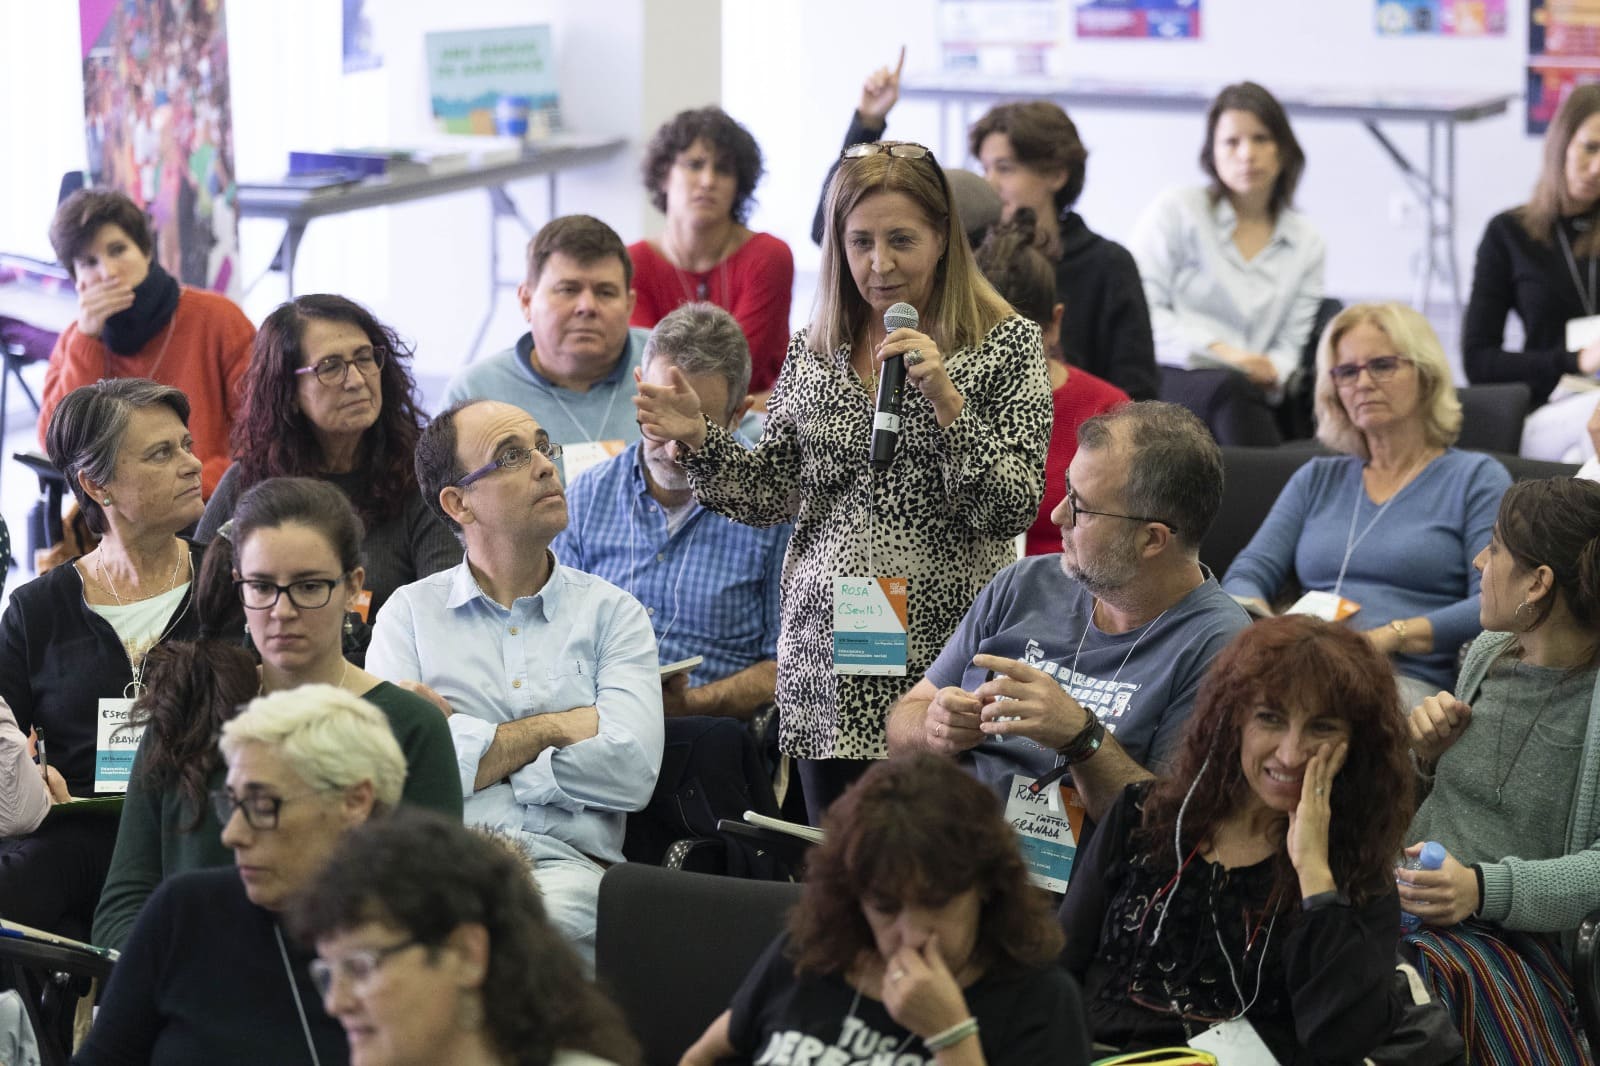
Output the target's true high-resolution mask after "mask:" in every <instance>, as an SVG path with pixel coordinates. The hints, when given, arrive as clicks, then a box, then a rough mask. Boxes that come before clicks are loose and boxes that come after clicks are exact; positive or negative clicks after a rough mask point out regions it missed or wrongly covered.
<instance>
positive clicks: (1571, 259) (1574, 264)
mask: <svg viewBox="0 0 1600 1066" xmlns="http://www.w3.org/2000/svg"><path fill="white" fill-rule="evenodd" d="M1556 236H1557V237H1559V238H1561V254H1562V255H1563V256H1564V257H1565V258H1566V260H1567V272H1568V273H1570V274H1571V275H1572V287H1573V288H1575V289H1577V290H1578V299H1579V300H1581V301H1582V302H1583V313H1584V314H1585V315H1593V314H1594V313H1595V304H1596V294H1595V257H1594V256H1592V255H1591V256H1589V287H1588V288H1587V289H1586V288H1584V286H1583V279H1582V278H1580V277H1579V276H1578V258H1577V256H1575V255H1573V254H1572V242H1571V241H1569V240H1568V239H1567V231H1566V230H1565V229H1563V228H1562V227H1561V223H1559V222H1557V223H1556Z"/></svg>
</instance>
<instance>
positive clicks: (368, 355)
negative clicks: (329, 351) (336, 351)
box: [295, 348, 389, 389]
mask: <svg viewBox="0 0 1600 1066" xmlns="http://www.w3.org/2000/svg"><path fill="white" fill-rule="evenodd" d="M388 354H389V353H388V352H387V351H386V350H385V349H383V348H362V349H361V350H359V351H358V352H356V354H355V355H353V356H351V357H350V358H349V359H346V358H345V357H344V356H342V355H330V356H328V357H327V358H326V359H318V360H317V361H316V362H315V363H312V364H311V365H310V366H303V367H301V368H300V369H298V370H296V371H295V373H296V374H315V375H316V376H317V380H318V381H320V382H322V383H323V384H324V385H326V386H328V387H329V388H330V389H336V388H338V387H339V386H340V385H343V384H344V383H345V379H346V378H348V377H349V376H350V368H351V367H355V368H356V369H357V370H359V371H360V372H361V376H362V377H371V376H372V375H373V374H376V373H377V372H378V371H380V370H382V369H383V360H384V359H385V357H387V356H388Z"/></svg>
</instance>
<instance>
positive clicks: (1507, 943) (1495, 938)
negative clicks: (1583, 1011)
mask: <svg viewBox="0 0 1600 1066" xmlns="http://www.w3.org/2000/svg"><path fill="white" fill-rule="evenodd" d="M1403 941H1404V945H1405V946H1406V947H1408V948H1410V949H1411V950H1412V951H1414V952H1415V953H1416V958H1417V970H1418V971H1419V972H1420V973H1421V974H1422V977H1423V979H1424V980H1425V981H1427V983H1428V986H1429V987H1430V988H1432V989H1433V992H1434V994H1435V996H1437V998H1438V999H1439V1001H1440V1002H1442V1003H1443V1004H1444V1005H1445V1007H1446V1008H1447V1009H1448V1010H1449V1011H1450V1016H1451V1018H1453V1019H1454V1020H1455V1023H1456V1028H1457V1029H1458V1030H1459V1031H1460V1033H1461V1035H1462V1037H1463V1038H1464V1039H1465V1040H1466V1042H1467V1061H1468V1062H1471V1063H1473V1064H1475V1066H1480V1064H1481V1066H1527V1064H1530V1063H1538V1064H1540V1066H1594V1061H1595V1060H1594V1057H1593V1056H1592V1055H1591V1054H1590V1052H1589V1049H1588V1046H1587V1044H1586V1042H1585V1041H1584V1038H1583V1034H1582V1033H1581V1032H1580V1031H1579V1029H1578V1024H1577V1021H1576V1018H1577V1007H1576V1003H1575V1001H1574V998H1573V991H1572V976H1571V974H1569V973H1568V972H1567V966H1566V963H1565V961H1564V960H1563V959H1562V956H1561V949H1560V946H1559V944H1557V943H1555V941H1554V939H1553V938H1547V937H1541V936H1535V935H1533V934H1530V933H1521V932H1516V931H1514V930H1509V929H1502V928H1500V927H1499V926H1496V925H1491V924H1489V923H1486V922H1479V921H1473V920H1468V921H1466V922H1463V923H1461V924H1460V925H1456V926H1452V927H1450V928H1448V929H1436V928H1429V927H1424V928H1423V929H1421V930H1419V931H1418V932H1416V933H1410V934H1407V935H1406V936H1405V937H1404V938H1403Z"/></svg>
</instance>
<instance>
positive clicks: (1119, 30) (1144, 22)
mask: <svg viewBox="0 0 1600 1066" xmlns="http://www.w3.org/2000/svg"><path fill="white" fill-rule="evenodd" d="M1078 36H1079V37H1080V38H1094V37H1121V38H1130V37H1144V38H1155V39H1157V40H1169V41H1195V40H1199V39H1200V0H1078Z"/></svg>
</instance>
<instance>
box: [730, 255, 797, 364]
mask: <svg viewBox="0 0 1600 1066" xmlns="http://www.w3.org/2000/svg"><path fill="white" fill-rule="evenodd" d="M728 265H729V266H730V267H732V268H733V269H732V271H731V272H730V277H729V279H728V287H729V288H730V289H731V290H732V293H731V296H732V302H731V305H730V306H729V308H728V310H729V311H731V312H732V314H733V317H734V318H736V319H738V320H739V326H740V327H741V328H742V329H743V330H744V336H745V340H747V341H749V342H750V391H751V392H766V391H767V390H769V389H771V388H772V385H773V382H775V381H777V380H778V369H779V368H780V367H782V366H783V353H784V352H785V351H787V350H788V348H789V303H790V300H791V298H792V297H793V295H794V253H792V252H791V251H789V246H788V245H787V244H785V243H784V242H783V241H781V240H779V239H778V238H777V237H774V236H773V235H772V234H770V233H758V234H756V235H755V236H754V237H751V238H750V239H749V240H748V241H746V242H745V244H744V247H742V248H740V249H739V250H738V251H737V252H735V253H733V255H732V256H731V257H729V264H728Z"/></svg>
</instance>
